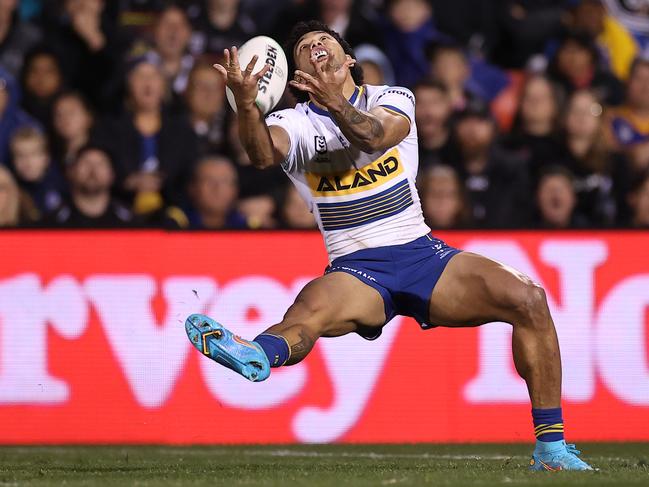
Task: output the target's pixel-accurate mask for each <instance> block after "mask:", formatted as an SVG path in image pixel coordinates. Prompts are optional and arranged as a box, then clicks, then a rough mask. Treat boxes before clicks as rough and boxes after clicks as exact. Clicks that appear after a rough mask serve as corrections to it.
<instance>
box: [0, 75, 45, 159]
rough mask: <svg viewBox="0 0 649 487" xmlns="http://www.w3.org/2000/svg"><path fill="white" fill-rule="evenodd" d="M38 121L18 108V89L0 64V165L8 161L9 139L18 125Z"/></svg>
mask: <svg viewBox="0 0 649 487" xmlns="http://www.w3.org/2000/svg"><path fill="white" fill-rule="evenodd" d="M25 126H32V127H37V126H38V122H36V120H34V119H33V118H32V117H31V116H29V115H28V114H27V113H25V112H24V111H22V110H21V109H20V89H19V88H18V85H17V83H16V80H15V79H14V77H13V76H11V74H9V73H8V72H7V71H5V70H4V69H3V68H2V66H0V158H1V159H0V165H2V164H5V165H6V164H8V163H9V139H10V138H11V136H12V135H13V134H14V132H15V131H16V130H18V129H19V128H20V127H25Z"/></svg>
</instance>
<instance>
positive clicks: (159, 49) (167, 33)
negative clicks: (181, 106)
mask: <svg viewBox="0 0 649 487" xmlns="http://www.w3.org/2000/svg"><path fill="white" fill-rule="evenodd" d="M153 34H154V36H153V39H154V47H155V52H156V54H157V55H158V56H160V64H161V66H162V72H163V73H164V75H165V78H166V80H167V85H168V91H169V92H170V93H171V94H172V95H180V94H181V93H183V92H184V91H185V88H186V86H187V78H188V77H189V72H190V71H191V69H192V66H193V65H194V56H192V55H191V54H189V52H188V46H189V40H190V38H191V35H192V28H191V25H190V23H189V20H188V19H187V15H186V14H185V12H184V11H183V10H182V9H181V8H179V7H177V6H175V5H171V6H168V7H166V8H165V9H164V10H162V11H161V12H160V14H159V16H158V19H157V21H156V24H155V29H154V31H153Z"/></svg>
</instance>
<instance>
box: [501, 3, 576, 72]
mask: <svg viewBox="0 0 649 487" xmlns="http://www.w3.org/2000/svg"><path fill="white" fill-rule="evenodd" d="M491 5H492V8H494V10H495V13H494V15H493V16H494V18H495V19H497V20H498V21H499V26H498V31H499V36H498V37H499V39H500V40H499V42H498V43H497V45H496V47H495V48H494V49H493V51H492V53H493V54H492V58H491V60H492V61H493V62H495V63H496V64H498V65H499V66H503V67H505V68H523V67H525V65H526V64H527V63H528V61H529V60H530V58H532V57H533V56H534V55H535V54H541V53H542V52H543V50H544V48H545V45H546V43H547V42H548V40H549V39H552V38H555V37H558V36H559V35H560V33H561V31H562V29H563V24H564V22H565V20H566V19H567V15H566V12H565V10H564V8H565V5H566V0H504V1H500V2H493V3H491Z"/></svg>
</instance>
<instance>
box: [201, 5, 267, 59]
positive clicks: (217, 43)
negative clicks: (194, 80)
mask: <svg viewBox="0 0 649 487" xmlns="http://www.w3.org/2000/svg"><path fill="white" fill-rule="evenodd" d="M240 4H241V2H240V0H205V11H204V12H203V13H202V14H201V15H200V16H198V18H197V19H196V20H195V22H194V34H193V36H192V39H191V43H190V49H191V52H192V54H194V55H199V54H204V53H209V54H216V55H221V54H223V49H229V48H230V47H232V46H241V45H242V44H243V43H244V42H246V41H247V40H248V39H250V38H251V37H253V36H254V35H255V34H256V32H257V30H256V26H255V23H254V22H253V20H252V19H251V18H250V17H249V16H248V15H247V14H246V12H245V11H244V10H243V8H242V7H241V5H240Z"/></svg>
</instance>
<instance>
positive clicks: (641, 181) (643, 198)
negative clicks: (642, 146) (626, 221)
mask: <svg viewBox="0 0 649 487" xmlns="http://www.w3.org/2000/svg"><path fill="white" fill-rule="evenodd" d="M628 199H629V206H630V207H631V209H632V216H631V222H630V223H631V225H632V226H634V227H637V228H648V229H649V172H646V173H645V174H644V175H643V176H642V177H639V178H637V180H636V182H635V184H634V185H633V188H632V189H631V192H630V193H629V196H628Z"/></svg>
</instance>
